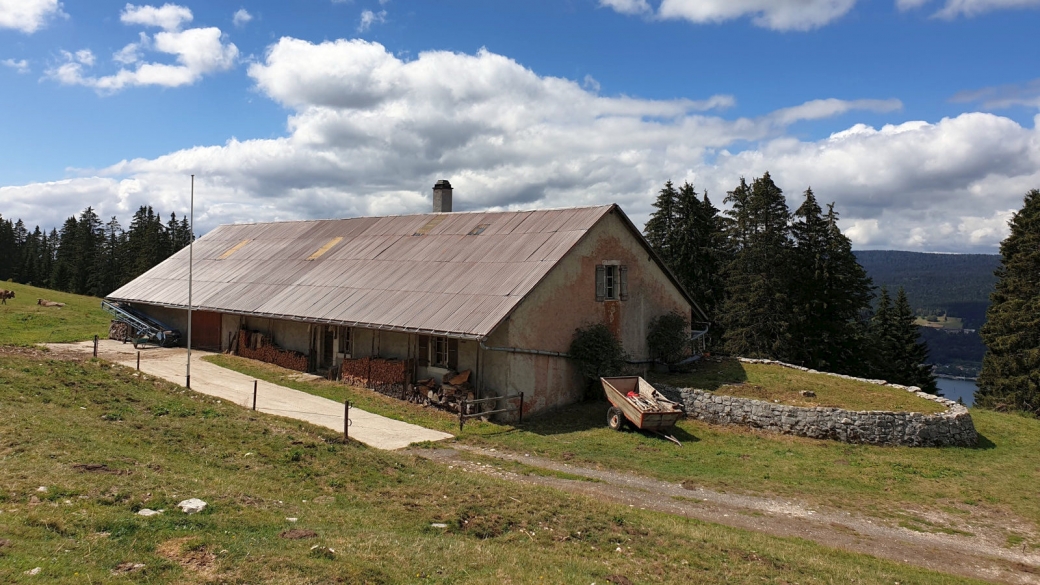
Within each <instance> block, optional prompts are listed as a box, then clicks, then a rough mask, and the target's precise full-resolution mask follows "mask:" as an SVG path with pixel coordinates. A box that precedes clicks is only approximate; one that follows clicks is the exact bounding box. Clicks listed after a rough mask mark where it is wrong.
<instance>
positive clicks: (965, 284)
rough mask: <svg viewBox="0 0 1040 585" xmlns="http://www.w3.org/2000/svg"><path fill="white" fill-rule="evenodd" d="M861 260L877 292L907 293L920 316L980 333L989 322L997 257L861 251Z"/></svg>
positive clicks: (858, 258) (995, 280)
mask: <svg viewBox="0 0 1040 585" xmlns="http://www.w3.org/2000/svg"><path fill="white" fill-rule="evenodd" d="M856 259H857V260H859V263H860V265H861V266H863V268H864V269H865V270H866V271H867V274H868V275H869V276H870V278H871V279H873V281H874V284H875V285H877V286H887V287H888V288H889V290H896V289H898V288H899V287H903V289H904V290H906V296H907V297H908V298H909V299H910V304H911V306H913V308H914V310H915V311H917V313H918V314H922V315H924V314H928V313H949V314H950V315H952V316H956V317H961V318H963V319H964V320H965V323H964V326H965V327H967V328H969V329H978V328H979V327H981V326H982V323H983V322H985V320H986V307H988V306H989V294H990V293H991V292H993V286H994V285H995V284H996V282H997V278H996V277H995V276H994V275H993V271H994V270H996V269H997V266H999V265H1000V256H997V255H996V254H926V253H921V252H899V251H893V250H860V251H857V252H856Z"/></svg>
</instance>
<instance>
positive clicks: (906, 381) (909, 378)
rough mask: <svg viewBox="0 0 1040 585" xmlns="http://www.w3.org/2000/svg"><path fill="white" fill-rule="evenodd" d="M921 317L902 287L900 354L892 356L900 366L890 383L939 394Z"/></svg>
mask: <svg viewBox="0 0 1040 585" xmlns="http://www.w3.org/2000/svg"><path fill="white" fill-rule="evenodd" d="M916 319H917V316H916V315H915V314H914V310H913V309H912V308H911V307H910V301H909V300H907V298H906V291H905V290H903V287H899V294H898V295H896V304H895V338H896V344H897V346H896V347H897V353H896V354H895V355H893V356H892V358H891V359H892V361H893V363H894V364H895V365H896V368H895V369H896V373H895V377H894V378H893V379H891V380H888V381H889V382H895V383H897V384H903V385H904V386H917V387H918V388H920V389H921V390H922V391H924V392H927V393H929V394H937V393H938V392H939V387H938V386H937V385H936V384H935V375H933V374H932V369H931V368H930V367H928V366H927V365H926V363H927V362H928V346H927V345H925V343H924V342H923V341H921V338H920V334H919V333H918V331H917V325H916V324H914V321H915V320H916Z"/></svg>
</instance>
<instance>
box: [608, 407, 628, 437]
mask: <svg viewBox="0 0 1040 585" xmlns="http://www.w3.org/2000/svg"><path fill="white" fill-rule="evenodd" d="M607 426H608V427H610V428H612V429H614V430H615V431H620V430H621V429H623V428H624V427H625V415H624V414H622V413H621V409H619V408H617V407H615V406H611V407H610V410H608V411H607Z"/></svg>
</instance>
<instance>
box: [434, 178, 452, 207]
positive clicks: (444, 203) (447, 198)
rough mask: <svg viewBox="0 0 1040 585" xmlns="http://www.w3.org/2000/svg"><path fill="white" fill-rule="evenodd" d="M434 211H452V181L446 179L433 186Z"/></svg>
mask: <svg viewBox="0 0 1040 585" xmlns="http://www.w3.org/2000/svg"><path fill="white" fill-rule="evenodd" d="M433 212H434V213H451V183H449V182H447V181H445V180H444V179H441V180H440V181H437V184H436V185H434V186H433Z"/></svg>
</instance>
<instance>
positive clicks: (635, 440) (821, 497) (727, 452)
mask: <svg viewBox="0 0 1040 585" xmlns="http://www.w3.org/2000/svg"><path fill="white" fill-rule="evenodd" d="M608 406H609V405H608V404H607V403H606V402H589V403H583V404H578V405H574V406H571V407H568V408H565V409H563V410H561V411H560V412H558V413H556V414H554V415H552V416H547V417H541V418H537V419H532V420H531V421H529V422H525V424H524V426H523V429H522V430H519V431H515V432H511V433H505V434H501V435H497V436H493V437H487V438H481V437H470V438H466V439H465V440H466V442H469V443H473V444H480V445H486V446H493V447H496V448H498V449H500V450H503V449H504V450H508V451H511V452H517V453H531V454H532V455H539V456H543V457H548V458H551V459H554V460H558V461H567V462H568V463H571V464H573V465H586V466H602V467H605V468H609V469H615V470H621V471H629V472H634V473H639V474H643V475H648V476H651V477H656V478H659V479H663V480H666V481H674V482H689V483H690V484H692V485H696V486H702V487H705V488H710V489H715V490H722V491H735V492H741V493H750V494H760V495H778V496H782V497H791V498H797V499H799V500H803V501H808V502H809V503H810V504H813V503H817V504H822V505H828V506H831V507H834V508H837V509H843V510H848V511H850V512H862V513H867V514H870V515H874V516H878V517H883V518H895V515H896V514H898V513H900V512H901V511H902V510H904V509H906V508H917V509H923V510H933V511H936V512H943V511H947V510H950V509H953V510H958V511H963V513H964V516H965V517H968V518H971V519H972V520H973V521H975V520H978V521H980V522H986V520H984V517H991V516H995V517H1000V516H1002V515H1011V516H1016V517H1018V518H1021V519H1023V520H1025V521H1027V522H1030V523H1032V524H1034V525H1037V524H1040V499H1038V498H1037V495H1040V492H1038V491H1037V487H1036V486H1037V485H1038V483H1040V464H1038V463H1037V459H1036V453H1037V452H1040V421H1037V420H1036V419H1032V418H1026V417H1022V416H1016V415H1010V414H1001V413H995V412H991V411H985V410H973V411H972V418H973V419H974V421H975V425H976V428H977V429H978V431H979V432H980V434H981V435H982V440H981V446H980V448H976V449H968V448H943V449H934V448H911V447H876V446H870V445H848V444H844V443H839V442H835V441H825V440H814V439H804V438H800V437H791V436H785V435H776V434H771V433H766V432H756V431H751V430H746V429H741V428H737V427H724V426H714V425H709V424H706V423H701V422H698V421H690V420H687V421H680V423H679V424H678V425H677V427H676V432H675V436H676V437H677V438H678V439H679V440H680V441H681V442H682V443H683V446H682V447H681V448H680V447H677V446H675V445H674V444H672V443H669V442H667V441H664V440H662V439H660V438H658V437H656V436H653V435H647V434H643V433H639V432H632V431H627V432H620V433H619V432H616V431H612V430H610V429H608V428H607V427H606V413H607V407H608Z"/></svg>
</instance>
